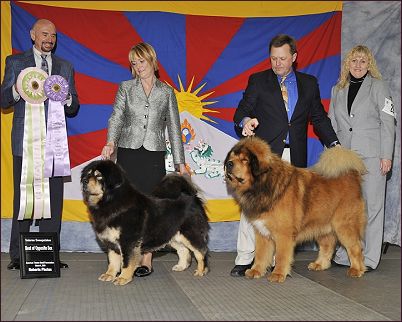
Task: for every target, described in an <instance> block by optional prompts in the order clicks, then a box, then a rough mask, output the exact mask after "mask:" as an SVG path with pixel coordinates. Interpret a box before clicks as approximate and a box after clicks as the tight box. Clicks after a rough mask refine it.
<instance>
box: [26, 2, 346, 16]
mask: <svg viewBox="0 0 402 322" xmlns="http://www.w3.org/2000/svg"><path fill="white" fill-rule="evenodd" d="M21 2H26V3H32V4H36V5H46V6H53V7H63V8H75V9H96V10H109V11H163V12H171V13H180V14H192V15H202V16H220V17H239V18H252V17H286V16H302V15H309V14H318V13H325V12H331V11H342V1H230V2H228V1H21Z"/></svg>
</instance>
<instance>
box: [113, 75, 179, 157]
mask: <svg viewBox="0 0 402 322" xmlns="http://www.w3.org/2000/svg"><path fill="white" fill-rule="evenodd" d="M166 128H167V130H168V131H167V132H168V135H169V141H170V144H171V148H172V154H173V161H174V163H175V164H179V163H184V150H183V143H182V140H181V127H180V117H179V109H178V106H177V100H176V96H175V94H174V91H173V89H172V88H171V87H170V86H168V85H166V84H165V83H162V82H161V81H160V80H158V79H157V80H156V82H155V84H154V87H153V88H152V90H151V92H150V94H149V97H147V96H146V95H145V92H144V89H143V87H142V84H141V81H140V80H139V78H135V79H132V80H128V81H123V82H122V83H121V84H120V86H119V90H118V91H117V94H116V99H115V102H114V106H113V113H112V115H111V116H110V119H109V124H108V133H107V142H114V143H115V146H118V147H121V148H130V149H138V148H140V147H141V146H144V148H145V149H147V150H148V151H166V138H165V132H166Z"/></svg>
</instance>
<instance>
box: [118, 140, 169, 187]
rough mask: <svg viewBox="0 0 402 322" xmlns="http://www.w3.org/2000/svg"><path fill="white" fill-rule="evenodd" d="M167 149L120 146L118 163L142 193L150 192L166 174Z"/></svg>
mask: <svg viewBox="0 0 402 322" xmlns="http://www.w3.org/2000/svg"><path fill="white" fill-rule="evenodd" d="M165 153H166V152H165V151H148V150H146V149H145V148H144V147H143V146H141V147H140V148H139V149H126V148H120V147H119V148H118V150H117V163H118V164H120V165H121V167H122V168H123V169H124V171H125V172H126V174H127V176H128V178H129V180H130V181H131V183H132V184H133V185H134V186H135V187H136V188H137V189H138V190H139V191H141V192H142V193H145V194H150V193H151V192H152V191H153V190H154V188H155V187H156V185H157V184H158V183H159V182H160V181H161V180H162V178H163V177H164V176H165V174H166V170H165Z"/></svg>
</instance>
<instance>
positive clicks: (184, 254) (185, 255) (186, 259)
mask: <svg viewBox="0 0 402 322" xmlns="http://www.w3.org/2000/svg"><path fill="white" fill-rule="evenodd" d="M170 246H172V247H173V248H174V249H176V251H177V256H179V261H178V263H177V264H176V265H174V266H173V267H172V271H176V272H182V271H184V270H185V269H187V268H188V267H189V266H190V263H191V254H190V250H189V249H188V248H187V247H186V246H184V245H183V244H181V243H178V242H176V241H171V242H170Z"/></svg>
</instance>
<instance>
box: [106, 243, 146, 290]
mask: <svg viewBox="0 0 402 322" xmlns="http://www.w3.org/2000/svg"><path fill="white" fill-rule="evenodd" d="M122 256H123V266H122V269H121V273H120V275H119V276H118V277H117V278H116V279H115V280H114V282H113V284H114V285H126V284H128V283H130V282H131V281H132V280H133V274H134V271H135V269H136V268H137V267H138V266H139V265H140V262H141V247H139V246H137V247H134V249H133V250H132V252H131V253H130V251H129V250H122Z"/></svg>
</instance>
